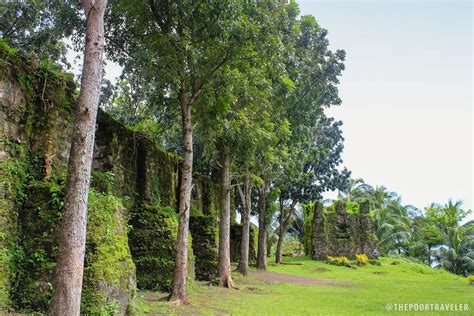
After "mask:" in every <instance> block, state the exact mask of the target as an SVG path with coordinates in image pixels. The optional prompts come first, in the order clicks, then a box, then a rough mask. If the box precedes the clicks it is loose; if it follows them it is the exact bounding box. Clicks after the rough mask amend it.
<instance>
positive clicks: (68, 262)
mask: <svg viewBox="0 0 474 316" xmlns="http://www.w3.org/2000/svg"><path fill="white" fill-rule="evenodd" d="M106 5H107V1H106V0H96V1H90V0H84V1H82V6H83V9H84V13H85V15H86V18H87V19H86V20H87V22H86V23H87V26H86V47H85V51H84V65H83V68H82V80H81V91H80V94H79V99H78V101H77V104H76V108H75V113H74V128H73V135H72V140H71V151H70V154H69V161H68V177H67V183H66V196H65V198H64V214H63V219H62V223H61V231H60V238H59V250H58V260H57V266H56V271H55V279H54V290H53V296H52V299H51V303H50V305H49V310H48V315H58V316H60V315H61V316H62V315H71V316H74V315H79V314H80V310H81V294H82V293H81V291H82V279H83V273H84V253H85V246H86V226H87V198H88V194H89V184H90V174H91V167H92V154H93V150H94V136H95V124H96V118H97V108H98V105H99V95H100V87H101V81H102V55H103V51H104V11H105V7H106Z"/></svg>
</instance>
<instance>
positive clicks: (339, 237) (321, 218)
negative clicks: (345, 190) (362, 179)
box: [311, 200, 379, 260]
mask: <svg viewBox="0 0 474 316" xmlns="http://www.w3.org/2000/svg"><path fill="white" fill-rule="evenodd" d="M311 237H312V238H311V244H312V245H311V250H312V254H311V257H312V258H313V259H314V260H326V259H327V256H333V257H338V256H345V257H353V256H355V255H357V254H366V255H367V256H368V257H369V258H376V257H377V256H378V254H379V251H378V245H377V244H378V243H377V237H376V235H375V224H374V219H373V217H372V216H371V215H370V204H369V201H368V200H364V201H362V202H360V203H354V202H349V203H346V202H344V201H336V202H335V203H334V204H333V205H332V206H329V207H323V205H322V203H321V202H317V203H315V205H314V214H313V219H312V227H311Z"/></svg>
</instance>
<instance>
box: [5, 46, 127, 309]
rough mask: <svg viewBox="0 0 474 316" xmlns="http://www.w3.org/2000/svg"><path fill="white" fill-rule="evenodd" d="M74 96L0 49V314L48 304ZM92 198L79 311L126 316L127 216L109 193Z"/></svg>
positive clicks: (66, 81) (55, 73) (42, 70)
mask: <svg viewBox="0 0 474 316" xmlns="http://www.w3.org/2000/svg"><path fill="white" fill-rule="evenodd" d="M75 95H76V88H75V84H74V82H73V81H72V76H70V75H67V74H64V73H62V72H60V71H59V70H57V68H55V66H54V65H52V64H50V63H48V62H39V61H36V60H34V59H33V60H29V59H26V58H23V57H22V56H19V55H18V54H17V53H16V51H15V50H12V49H9V48H8V47H7V46H6V45H4V43H3V42H1V41H0V175H1V179H0V205H1V211H0V229H1V231H2V234H3V235H2V236H1V237H2V238H0V243H1V247H2V248H1V249H2V251H1V255H0V273H1V281H0V310H5V309H11V308H15V309H17V310H22V311H28V312H43V311H45V309H46V307H47V304H48V301H49V299H50V295H51V292H52V277H53V274H54V268H55V259H56V255H57V230H58V227H59V222H60V219H61V214H62V207H63V205H62V203H63V201H62V196H63V190H64V181H63V179H64V176H65V168H66V164H67V159H68V155H69V147H70V136H71V131H72V129H71V118H72V116H71V112H72V105H73V103H74V102H75ZM90 197H91V200H90V201H89V208H90V211H89V229H88V234H87V246H86V248H87V249H86V253H87V254H86V262H85V274H84V287H83V293H84V300H83V304H82V309H83V312H84V313H88V314H107V313H108V314H110V313H119V314H124V313H125V311H126V310H127V308H128V309H129V311H131V310H133V306H131V304H129V303H131V302H133V300H130V298H133V296H134V292H135V281H134V269H135V268H134V265H133V262H132V260H131V256H130V251H129V249H128V237H127V229H126V225H127V217H126V210H125V208H124V206H123V205H122V199H118V198H117V197H115V196H114V195H113V194H112V193H111V192H107V193H103V194H98V195H97V194H96V193H95V192H91V194H90ZM94 201H96V203H95V202H94ZM105 219H106V220H105ZM104 232H107V234H105V233H104ZM104 236H105V237H104Z"/></svg>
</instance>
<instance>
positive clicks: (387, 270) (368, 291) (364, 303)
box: [143, 257, 474, 315]
mask: <svg viewBox="0 0 474 316" xmlns="http://www.w3.org/2000/svg"><path fill="white" fill-rule="evenodd" d="M286 260H287V261H288V262H293V263H297V262H299V263H302V265H279V266H275V265H271V266H269V269H268V270H269V271H270V272H278V273H284V274H289V275H296V276H300V277H306V278H316V279H322V280H334V281H338V282H335V283H334V284H331V285H325V284H292V283H281V282H269V281H260V280H256V279H254V278H252V277H242V276H240V275H237V274H234V279H235V281H236V284H237V286H238V288H239V289H237V290H236V289H232V290H229V289H223V288H219V287H215V286H208V285H207V284H205V283H198V285H197V286H196V287H194V288H193V291H192V293H191V294H190V296H189V302H190V304H189V305H185V306H180V307H176V306H173V305H170V304H168V303H166V301H160V300H152V299H150V298H153V297H156V296H157V295H158V296H159V295H160V294H157V293H150V292H148V293H143V295H144V297H145V304H144V310H143V311H144V313H156V314H165V315H175V314H192V315H229V314H232V315H328V314H330V315H380V314H385V313H388V312H387V311H386V305H387V304H389V303H391V304H410V303H416V304H429V303H438V304H470V305H471V306H470V311H468V312H458V313H456V314H464V315H469V314H470V313H472V310H473V309H474V300H473V297H474V287H472V286H470V285H469V284H468V282H466V278H462V277H459V276H455V275H452V274H450V273H448V272H445V271H441V270H435V269H431V268H429V267H427V266H424V265H421V264H417V263H413V262H408V261H404V260H400V259H397V260H398V261H399V263H398V264H396V265H392V264H391V263H392V262H393V260H394V259H393V258H381V260H380V263H381V265H380V266H374V265H365V266H362V267H358V268H357V269H347V268H346V267H341V266H334V265H329V264H327V263H324V262H321V261H313V260H310V259H309V258H308V257H301V258H287V259H286ZM321 271H325V273H321ZM388 314H393V315H397V313H396V312H393V311H392V312H390V313H388ZM405 314H407V315H411V314H416V313H410V312H403V315H405ZM425 314H429V315H433V314H436V313H435V312H428V313H426V312H425ZM439 314H443V315H446V314H447V315H449V314H450V313H449V312H440V313H439ZM451 314H455V313H451Z"/></svg>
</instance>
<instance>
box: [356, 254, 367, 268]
mask: <svg viewBox="0 0 474 316" xmlns="http://www.w3.org/2000/svg"><path fill="white" fill-rule="evenodd" d="M368 261H369V258H368V257H367V255H365V254H358V255H356V258H355V262H356V264H357V265H358V266H364V265H366V264H367V262H368Z"/></svg>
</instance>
